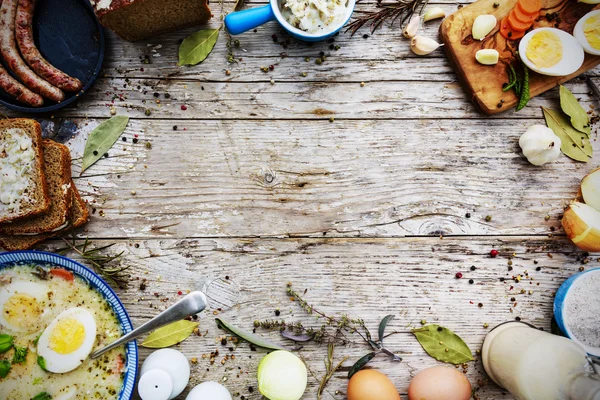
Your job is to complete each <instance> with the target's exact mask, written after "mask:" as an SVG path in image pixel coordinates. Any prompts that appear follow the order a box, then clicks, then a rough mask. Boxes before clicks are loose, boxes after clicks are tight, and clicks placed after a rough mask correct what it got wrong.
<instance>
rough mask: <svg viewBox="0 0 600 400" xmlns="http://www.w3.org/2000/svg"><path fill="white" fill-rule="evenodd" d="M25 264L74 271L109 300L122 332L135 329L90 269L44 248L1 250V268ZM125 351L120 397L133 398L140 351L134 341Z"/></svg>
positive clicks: (119, 304)
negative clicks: (50, 266) (38, 249)
mask: <svg viewBox="0 0 600 400" xmlns="http://www.w3.org/2000/svg"><path fill="white" fill-rule="evenodd" d="M23 264H37V265H40V266H48V265H53V266H59V267H61V268H64V269H67V270H69V271H71V272H73V273H74V274H75V275H77V276H78V277H80V278H81V279H83V280H84V281H85V282H86V283H87V284H88V285H90V286H91V287H92V288H94V289H95V290H97V291H98V292H99V293H100V294H101V295H102V296H103V297H104V298H105V299H106V301H107V302H108V304H109V305H110V307H111V308H112V310H113V311H114V313H115V315H116V316H117V319H118V321H119V324H120V325H121V329H122V330H123V334H126V333H129V332H131V331H132V330H133V326H132V324H131V320H130V319H129V316H128V315H127V311H125V307H124V306H123V303H121V300H119V298H118V297H117V295H116V294H115V292H114V291H113V290H112V289H111V288H110V286H108V284H107V283H106V282H104V280H102V278H100V277H99V276H98V275H97V274H96V273H95V272H93V271H91V270H90V269H89V268H87V267H84V266H83V265H81V264H79V263H78V262H75V261H73V260H70V259H68V258H66V257H62V256H59V255H57V254H53V253H47V252H44V251H11V252H6V253H0V270H2V269H4V268H9V267H13V266H15V265H23ZM125 354H126V361H127V362H126V365H125V376H124V378H123V387H122V388H121V391H120V392H119V397H118V399H119V400H130V399H131V397H132V396H133V389H134V387H135V381H136V378H137V372H138V350H137V343H136V341H135V340H134V341H131V342H129V343H127V345H126V346H125Z"/></svg>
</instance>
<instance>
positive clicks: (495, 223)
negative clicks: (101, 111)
mask: <svg viewBox="0 0 600 400" xmlns="http://www.w3.org/2000/svg"><path fill="white" fill-rule="evenodd" d="M70 122H71V123H73V122H75V123H76V124H78V125H79V126H80V128H79V130H80V133H79V134H78V135H75V137H74V138H73V139H71V140H69V141H68V142H67V143H68V145H69V146H70V147H71V150H72V154H73V157H74V158H75V162H74V173H75V174H76V175H78V174H79V166H80V162H81V161H80V160H79V159H78V158H79V157H81V155H82V151H83V145H84V142H85V138H86V136H87V132H89V131H91V129H93V127H95V126H96V125H97V124H98V123H99V121H96V120H75V121H70ZM540 122H541V121H540V120H523V121H518V122H517V121H513V122H511V123H507V122H506V120H493V119H481V120H440V121H436V120H407V121H402V122H401V123H398V122H397V121H339V122H338V121H335V122H334V123H330V122H328V121H306V122H302V123H299V122H290V121H263V120H258V121H183V120H170V121H160V120H132V121H130V124H129V126H128V128H127V130H126V133H125V137H126V139H127V142H122V141H118V142H117V144H116V145H115V146H114V147H113V149H111V151H110V152H109V157H108V158H102V159H101V160H100V161H99V162H98V163H97V164H96V165H94V166H93V167H91V168H90V169H88V170H87V171H86V172H85V175H84V176H83V177H80V178H77V179H76V182H77V186H78V187H79V189H80V191H81V192H82V193H83V195H84V197H85V199H87V200H88V201H89V202H90V204H91V205H92V206H93V207H94V208H95V209H96V212H95V213H94V214H93V215H92V222H91V223H90V224H89V225H88V226H87V228H86V229H87V230H88V234H89V235H90V236H93V237H137V238H140V237H165V238H168V237H175V238H178V237H223V236H236V237H238V236H305V235H316V236H319V237H320V236H322V235H327V236H336V235H350V236H360V235H363V236H404V235H408V236H413V235H416V236H419V235H516V234H539V235H546V234H552V233H560V222H559V221H558V218H559V216H560V214H561V212H562V210H563V207H564V206H565V204H566V203H567V202H568V201H569V200H570V199H572V198H573V197H574V196H575V195H576V193H577V189H578V184H579V181H580V180H581V178H582V177H583V176H584V175H585V174H586V173H587V172H588V171H590V170H591V169H592V168H594V167H595V166H597V164H598V155H596V156H595V158H594V160H593V161H592V162H590V163H589V164H582V163H576V162H574V161H572V160H570V159H568V158H567V157H564V156H563V157H561V158H560V159H559V160H558V161H557V162H556V163H553V164H550V165H546V166H544V167H541V168H540V167H534V166H532V165H530V164H528V163H527V161H526V160H525V159H524V158H523V157H522V155H521V154H520V149H519V147H518V138H519V136H520V135H521V134H522V133H523V132H524V130H525V129H526V127H527V126H529V125H531V124H533V123H540ZM86 124H87V125H86ZM63 125H65V126H66V125H67V124H66V122H65V123H64V124H63ZM173 126H177V130H176V131H174V130H173ZM73 129H75V130H77V128H73ZM55 130H57V131H61V129H60V128H56V127H55ZM64 130H67V131H68V129H62V131H64ZM134 135H138V137H137V139H138V140H139V142H138V143H135V144H134V143H132V139H133V136H134ZM63 136H64V134H63ZM147 143H149V144H148V145H147ZM146 146H151V149H149V148H147V147H146ZM593 146H594V148H595V150H596V153H598V152H599V151H600V145H598V142H597V141H594V142H593ZM132 193H134V194H132ZM467 213H468V214H469V217H470V218H469V217H467ZM487 215H490V216H492V220H491V221H489V222H486V221H485V217H486V216H487ZM546 216H550V219H549V220H547V221H546V220H545V218H546Z"/></svg>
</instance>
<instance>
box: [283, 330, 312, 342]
mask: <svg viewBox="0 0 600 400" xmlns="http://www.w3.org/2000/svg"><path fill="white" fill-rule="evenodd" d="M281 336H283V337H284V338H286V339H290V340H293V341H294V342H310V341H311V340H313V338H314V337H315V336H314V335H306V334H302V335H295V334H293V333H292V332H290V331H281Z"/></svg>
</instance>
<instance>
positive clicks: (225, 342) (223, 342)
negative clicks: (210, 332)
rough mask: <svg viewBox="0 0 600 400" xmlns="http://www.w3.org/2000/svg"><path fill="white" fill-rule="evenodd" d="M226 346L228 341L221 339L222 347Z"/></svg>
mask: <svg viewBox="0 0 600 400" xmlns="http://www.w3.org/2000/svg"><path fill="white" fill-rule="evenodd" d="M226 344H227V339H225V338H222V339H221V345H222V346H225V345H226Z"/></svg>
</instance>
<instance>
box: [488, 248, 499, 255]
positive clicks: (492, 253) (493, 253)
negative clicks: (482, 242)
mask: <svg viewBox="0 0 600 400" xmlns="http://www.w3.org/2000/svg"><path fill="white" fill-rule="evenodd" d="M497 255H498V250H496V249H494V250H492V251H490V256H491V257H496V256H497Z"/></svg>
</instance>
